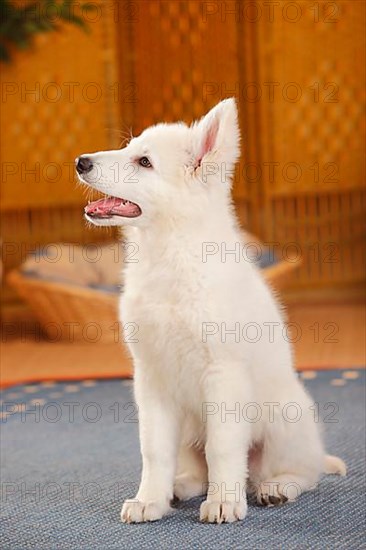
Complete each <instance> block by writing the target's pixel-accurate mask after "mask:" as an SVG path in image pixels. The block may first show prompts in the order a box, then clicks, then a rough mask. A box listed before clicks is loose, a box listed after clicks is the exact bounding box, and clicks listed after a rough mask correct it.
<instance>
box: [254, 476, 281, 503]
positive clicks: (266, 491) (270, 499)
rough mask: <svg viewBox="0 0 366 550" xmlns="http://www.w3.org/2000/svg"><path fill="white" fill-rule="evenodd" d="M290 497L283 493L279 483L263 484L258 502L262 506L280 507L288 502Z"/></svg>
mask: <svg viewBox="0 0 366 550" xmlns="http://www.w3.org/2000/svg"><path fill="white" fill-rule="evenodd" d="M288 500H289V499H288V497H287V496H286V495H285V494H283V492H281V488H280V484H279V483H276V484H274V483H272V482H266V481H265V482H263V483H261V484H260V485H259V488H258V491H257V502H258V504H261V505H262V506H280V505H281V504H285V503H286V502H287V501H288Z"/></svg>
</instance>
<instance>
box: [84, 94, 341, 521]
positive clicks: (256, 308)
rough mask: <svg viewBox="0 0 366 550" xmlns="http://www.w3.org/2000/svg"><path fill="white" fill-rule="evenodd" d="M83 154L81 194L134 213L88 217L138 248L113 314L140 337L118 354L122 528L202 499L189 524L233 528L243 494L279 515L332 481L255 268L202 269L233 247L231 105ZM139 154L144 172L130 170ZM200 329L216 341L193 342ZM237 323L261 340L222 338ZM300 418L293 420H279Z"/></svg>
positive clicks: (335, 468)
mask: <svg viewBox="0 0 366 550" xmlns="http://www.w3.org/2000/svg"><path fill="white" fill-rule="evenodd" d="M88 156H89V157H90V158H91V159H92V160H93V162H94V165H95V169H93V171H92V172H91V173H89V174H87V175H86V176H84V177H83V178H82V180H83V181H84V183H88V184H90V185H92V187H94V188H96V189H98V190H100V191H103V192H104V193H107V194H111V195H113V196H117V197H123V198H125V199H128V200H130V201H133V202H134V203H137V204H138V205H139V206H140V207H141V210H142V215H141V216H140V217H138V218H133V219H127V218H121V217H117V216H114V217H113V218H111V219H109V220H99V221H98V220H93V219H90V221H92V222H93V223H95V224H97V225H124V226H125V231H126V236H127V240H128V241H132V242H134V243H137V245H138V262H137V263H128V264H127V265H126V266H125V272H124V275H125V280H124V282H125V286H124V291H123V295H122V297H121V305H120V314H121V320H122V321H123V323H124V325H125V324H126V323H131V322H132V323H137V325H138V327H139V330H138V335H137V336H138V342H135V343H129V349H130V352H131V354H132V357H133V361H134V368H135V396H136V401H137V404H138V407H139V418H140V440H141V452H142V458H143V471H142V479H141V484H140V488H139V491H138V493H137V495H136V497H135V498H134V499H132V500H128V501H126V502H125V503H124V505H123V508H122V513H121V516H122V520H123V521H126V522H141V521H152V520H157V519H160V518H161V517H163V516H164V515H165V514H167V513H168V512H169V511H170V510H171V508H170V502H171V499H172V498H173V495H174V494H175V495H176V496H177V497H178V498H181V499H185V498H191V497H193V496H195V495H200V494H207V496H206V500H205V501H204V502H203V503H202V505H201V512H200V517H201V520H203V521H209V522H217V523H221V522H231V521H235V520H237V519H242V518H244V517H245V514H246V511H247V500H246V492H247V491H249V490H251V491H254V492H255V494H256V496H257V499H258V502H259V503H261V504H269V505H272V504H279V503H282V502H285V501H286V500H293V499H294V498H295V497H296V496H297V495H298V494H299V493H300V492H302V491H305V490H308V489H310V488H312V487H314V486H315V485H316V483H317V481H318V479H319V476H320V474H321V473H322V472H323V471H326V472H328V473H342V474H344V473H345V466H344V464H343V462H342V461H341V460H340V459H337V458H335V457H327V456H326V455H325V452H324V449H323V445H322V442H321V438H320V436H319V427H318V424H317V423H315V421H314V410H312V408H311V407H312V401H311V399H310V397H309V396H308V394H307V393H306V392H305V390H304V388H303V386H302V385H301V383H300V382H299V380H298V377H297V375H296V374H295V372H294V370H293V359H292V354H291V349H290V345H289V343H288V341H287V340H286V338H284V337H283V327H284V318H283V314H282V312H281V308H280V307H279V305H278V303H277V301H276V299H275V298H274V296H273V293H272V292H271V290H270V289H269V288H268V286H267V285H266V283H265V282H264V280H263V278H262V277H261V275H260V273H259V271H258V270H257V269H256V268H255V267H254V266H253V264H252V263H250V262H249V261H244V260H242V261H240V262H236V261H235V258H234V256H233V255H228V256H227V257H226V261H222V260H223V258H222V257H221V254H220V253H217V254H213V255H210V256H208V257H207V261H203V258H202V250H203V247H205V246H206V245H205V244H204V243H217V244H218V246H219V247H220V250H222V248H223V246H226V249H227V250H233V249H235V246H237V243H238V242H242V240H243V234H242V232H241V230H240V229H239V228H238V224H237V221H236V218H235V215H234V213H233V208H232V202H231V185H230V174H231V173H232V171H233V170H234V167H235V163H236V161H237V160H238V157H239V126H238V120H237V108H236V104H235V101H234V100H233V99H228V100H225V101H222V102H221V103H219V104H218V105H217V106H216V107H215V108H214V109H212V110H211V111H210V112H209V113H208V114H207V115H206V116H205V117H204V118H203V119H202V120H201V121H199V122H198V123H196V124H194V125H193V126H191V127H188V126H186V125H185V124H182V123H179V124H159V125H157V126H153V127H151V128H148V129H147V130H145V131H144V132H143V133H142V134H141V135H140V136H139V137H137V138H134V139H132V140H131V142H130V143H129V144H128V146H127V147H125V148H124V149H122V150H117V151H109V152H100V153H95V154H92V155H88ZM142 156H148V157H149V159H150V160H151V162H152V165H153V168H141V167H139V166H138V164H137V162H136V161H137V159H138V158H140V157H142ZM116 167H118V173H117V176H116ZM132 172H133V174H132V175H131V176H130V174H131V173H132ZM206 323H211V324H210V325H209V327H210V330H211V332H215V330H214V328H213V327H218V330H217V331H216V333H215V334H209V335H207V337H205V328H204V327H207V325H206ZM235 323H239V326H240V330H242V329H243V327H245V326H247V324H248V323H256V324H257V326H259V327H260V330H261V332H262V334H261V337H260V338H259V340H258V341H257V342H248V338H243V337H240V341H235V336H234V335H233V334H231V335H230V334H227V337H226V341H224V340H225V338H224V332H223V331H224V330H225V328H226V329H227V330H231V329H234V327H235ZM268 323H275V325H272V326H273V327H274V329H273V334H272V336H273V337H270V336H271V335H270V328H269V325H268ZM237 326H238V325H237ZM250 338H251V339H252V336H251V337H250ZM248 403H254V404H255V405H253V406H249V407H248ZM290 403H296V404H297V409H296V408H294V407H293V406H292V405H289V404H290ZM291 407H292V408H291ZM299 409H300V411H301V418H300V419H299V420H298V421H297V422H292V421H290V420H291V419H289V417H291V418H293V416H294V415H295V413H296V410H297V411H298V410H299ZM233 410H234V411H236V412H235V414H230V411H233ZM238 411H239V416H238ZM271 411H273V415H272V414H271ZM244 412H246V413H247V414H244ZM286 412H287V413H288V415H287V416H288V418H286ZM259 413H261V417H260V418H259ZM255 415H257V416H258V421H256V422H250V421H249V420H250V419H252V418H253V417H254V416H255ZM248 417H250V419H249V420H248Z"/></svg>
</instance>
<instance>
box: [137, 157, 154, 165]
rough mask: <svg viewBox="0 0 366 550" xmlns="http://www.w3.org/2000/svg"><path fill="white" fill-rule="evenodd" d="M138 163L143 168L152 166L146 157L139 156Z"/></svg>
mask: <svg viewBox="0 0 366 550" xmlns="http://www.w3.org/2000/svg"><path fill="white" fill-rule="evenodd" d="M138 163H139V165H140V166H143V168H152V164H151V162H150V161H149V159H148V158H147V157H141V158H140V159H139V160H138Z"/></svg>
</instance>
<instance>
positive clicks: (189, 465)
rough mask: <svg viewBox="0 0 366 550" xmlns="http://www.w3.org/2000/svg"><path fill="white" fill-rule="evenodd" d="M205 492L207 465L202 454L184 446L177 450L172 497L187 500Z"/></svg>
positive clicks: (193, 448) (197, 450)
mask: <svg viewBox="0 0 366 550" xmlns="http://www.w3.org/2000/svg"><path fill="white" fill-rule="evenodd" d="M206 492H207V464H206V460H205V456H204V453H203V452H202V451H200V450H199V449H196V448H195V447H189V446H185V445H184V446H182V447H181V448H180V450H179V457H178V470H177V476H176V478H175V482H174V495H175V496H176V497H177V498H178V499H179V500H188V499H190V498H193V497H196V496H199V495H203V494H205V493H206Z"/></svg>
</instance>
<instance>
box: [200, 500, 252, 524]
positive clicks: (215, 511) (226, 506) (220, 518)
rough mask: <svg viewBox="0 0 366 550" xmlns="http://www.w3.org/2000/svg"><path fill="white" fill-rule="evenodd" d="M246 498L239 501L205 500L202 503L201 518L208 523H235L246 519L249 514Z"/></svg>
mask: <svg viewBox="0 0 366 550" xmlns="http://www.w3.org/2000/svg"><path fill="white" fill-rule="evenodd" d="M247 508H248V506H247V503H246V501H245V500H241V501H239V502H228V501H226V502H210V501H208V500H205V501H204V502H202V504H201V509H200V520H201V521H205V522H208V523H233V522H234V521H237V520H238V519H244V518H245V516H246V514H247Z"/></svg>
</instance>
